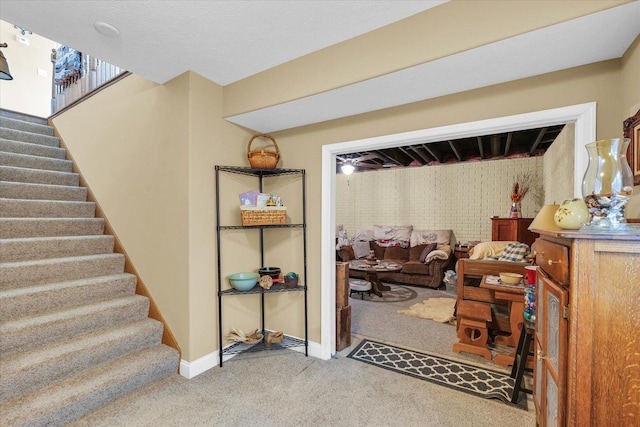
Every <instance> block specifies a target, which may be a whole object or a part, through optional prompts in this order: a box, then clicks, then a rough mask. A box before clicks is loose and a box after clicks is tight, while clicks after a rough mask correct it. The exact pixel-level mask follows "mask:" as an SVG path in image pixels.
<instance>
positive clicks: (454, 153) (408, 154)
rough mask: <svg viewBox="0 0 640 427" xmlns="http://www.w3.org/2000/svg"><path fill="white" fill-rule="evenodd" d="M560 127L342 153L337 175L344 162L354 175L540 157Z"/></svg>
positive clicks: (337, 163)
mask: <svg viewBox="0 0 640 427" xmlns="http://www.w3.org/2000/svg"><path fill="white" fill-rule="evenodd" d="M563 128H564V125H557V126H550V127H545V128H538V129H528V130H519V131H513V132H507V133H502V134H497V135H486V136H477V137H471V138H461V139H455V140H447V141H438V142H429V143H425V144H414V145H410V146H405V147H395V148H385V149H379V150H372V151H360V152H355V153H350V154H344V155H340V156H338V160H337V162H336V166H337V168H336V172H337V173H342V171H341V167H342V165H343V164H345V163H351V164H352V165H353V166H355V172H363V171H369V170H376V169H382V168H398V167H412V166H430V165H438V164H446V163H457V162H467V161H482V160H497V159H508V158H515V157H531V156H541V155H543V154H544V153H545V151H546V150H547V149H548V148H549V147H550V146H551V144H552V143H553V141H555V139H556V137H557V136H558V134H559V133H560V132H561V131H562V129H563Z"/></svg>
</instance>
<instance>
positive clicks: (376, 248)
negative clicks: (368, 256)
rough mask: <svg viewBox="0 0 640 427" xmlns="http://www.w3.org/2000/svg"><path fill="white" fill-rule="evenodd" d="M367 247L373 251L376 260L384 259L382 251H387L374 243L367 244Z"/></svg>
mask: <svg viewBox="0 0 640 427" xmlns="http://www.w3.org/2000/svg"><path fill="white" fill-rule="evenodd" d="M369 247H370V248H371V249H373V254H374V255H375V256H376V259H384V251H385V250H386V249H387V248H385V247H382V246H380V245H379V244H377V243H376V242H373V241H372V242H369Z"/></svg>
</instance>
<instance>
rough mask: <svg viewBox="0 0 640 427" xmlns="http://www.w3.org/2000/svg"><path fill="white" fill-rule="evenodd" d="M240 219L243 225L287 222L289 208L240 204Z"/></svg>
mask: <svg viewBox="0 0 640 427" xmlns="http://www.w3.org/2000/svg"><path fill="white" fill-rule="evenodd" d="M240 220H241V221H242V225H243V226H246V225H272V224H285V223H286V220H287V208H286V207H284V206H279V207H275V208H256V207H254V206H240Z"/></svg>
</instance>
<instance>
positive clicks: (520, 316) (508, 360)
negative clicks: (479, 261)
mask: <svg viewBox="0 0 640 427" xmlns="http://www.w3.org/2000/svg"><path fill="white" fill-rule="evenodd" d="M487 277H497V276H486V275H485V276H482V280H481V281H480V287H481V288H484V289H488V290H490V291H492V292H493V296H494V298H495V299H497V300H503V301H507V304H508V306H509V324H510V326H511V333H510V334H509V335H499V336H497V337H496V339H495V342H496V344H501V345H507V346H510V347H513V351H512V352H511V353H510V354H509V355H505V354H498V355H496V356H495V357H494V358H493V361H494V363H495V364H496V365H500V366H509V365H513V361H514V359H515V356H516V347H517V345H518V338H519V337H520V335H519V334H520V330H521V329H522V324H523V323H524V285H521V286H512V285H505V284H502V283H497V284H494V283H487V281H486V280H487Z"/></svg>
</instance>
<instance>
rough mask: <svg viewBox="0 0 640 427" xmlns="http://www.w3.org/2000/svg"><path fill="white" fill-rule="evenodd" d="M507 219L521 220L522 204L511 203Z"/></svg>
mask: <svg viewBox="0 0 640 427" xmlns="http://www.w3.org/2000/svg"><path fill="white" fill-rule="evenodd" d="M509 218H512V219H513V218H522V203H521V202H511V209H509Z"/></svg>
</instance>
